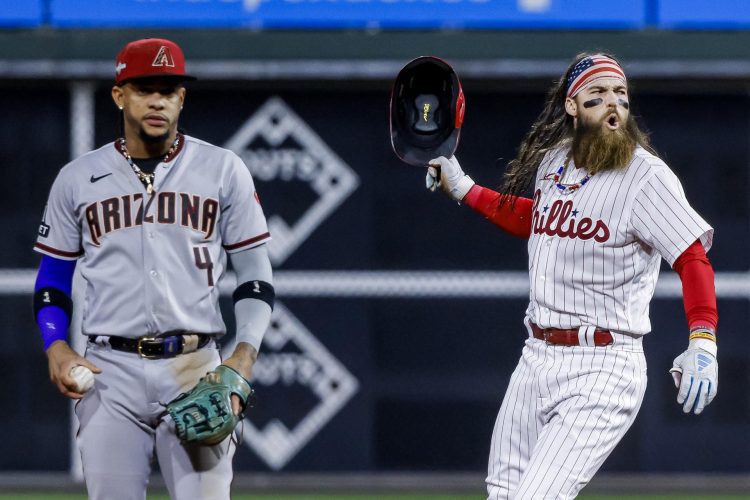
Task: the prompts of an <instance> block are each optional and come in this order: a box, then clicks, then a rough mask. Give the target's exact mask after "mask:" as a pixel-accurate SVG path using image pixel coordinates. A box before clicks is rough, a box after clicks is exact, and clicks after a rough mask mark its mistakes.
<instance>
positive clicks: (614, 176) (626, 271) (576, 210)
mask: <svg viewBox="0 0 750 500" xmlns="http://www.w3.org/2000/svg"><path fill="white" fill-rule="evenodd" d="M568 150H569V149H568V147H561V148H558V149H557V150H554V151H552V152H551V153H550V154H548V155H547V157H545V159H544V161H543V162H542V164H541V165H540V167H539V171H538V173H537V179H536V185H535V188H534V205H533V209H532V211H533V220H532V230H531V236H530V238H529V282H530V288H531V291H530V303H529V307H528V309H527V311H526V314H527V315H528V316H529V318H530V319H531V321H533V322H534V323H536V324H537V325H539V326H541V327H543V328H565V329H567V328H577V327H580V326H585V325H589V326H596V327H599V328H606V329H609V330H612V331H619V332H628V333H632V334H639V335H642V334H646V333H648V332H649V331H650V329H651V323H650V321H649V302H650V301H651V297H652V296H653V293H654V288H655V286H656V280H657V278H658V276H659V265H660V259H661V258H664V259H665V260H666V261H667V262H668V263H669V264H670V265H672V264H673V263H674V261H675V260H676V259H677V257H679V256H680V254H681V253H682V252H684V251H685V249H687V247H688V246H690V245H691V244H692V243H693V242H694V241H695V240H697V239H700V241H701V243H702V244H703V247H704V248H705V249H706V250H708V249H709V248H710V247H711V241H712V238H713V229H712V228H711V226H709V225H708V224H707V223H706V221H704V220H703V218H701V216H700V215H698V214H697V213H696V212H695V210H693V208H692V207H690V205H689V204H688V202H687V200H686V198H685V194H684V192H683V190H682V186H681V185H680V182H679V180H678V179H677V177H676V176H675V175H674V173H673V172H672V171H671V170H670V169H669V167H668V166H667V165H666V164H665V163H664V162H663V161H662V160H661V159H659V158H658V157H656V156H654V155H652V154H650V153H649V152H648V151H646V150H645V149H643V148H641V147H638V148H637V149H636V151H635V154H634V156H633V160H632V161H631V163H630V165H628V167H627V168H626V169H621V170H616V171H608V172H601V173H598V174H596V175H594V176H592V177H591V178H590V179H589V181H588V182H587V183H586V184H584V185H583V186H582V187H581V188H580V189H577V190H574V191H572V192H570V193H564V192H563V191H561V190H560V189H559V188H558V187H556V186H555V182H554V181H553V180H552V177H553V176H554V174H555V173H556V172H557V170H558V169H559V168H560V167H561V166H562V165H563V164H564V162H565V158H566V155H567V153H568ZM586 174H587V173H586V171H585V170H584V169H576V168H575V165H574V163H573V161H572V160H571V162H570V165H569V166H568V168H567V169H566V171H565V173H564V174H563V175H564V177H563V178H562V179H561V180H560V182H562V183H564V184H575V183H576V182H579V181H581V180H582V179H583V178H584V177H585V176H586Z"/></svg>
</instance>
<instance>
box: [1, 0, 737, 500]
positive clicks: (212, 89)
mask: <svg viewBox="0 0 750 500" xmlns="http://www.w3.org/2000/svg"><path fill="white" fill-rule="evenodd" d="M748 29H750V2H747V1H746V0H713V1H711V2H706V1H704V0H629V1H627V2H626V1H622V0H244V1H241V0H0V112H2V114H3V119H2V120H0V168H2V174H3V182H2V183H0V199H1V200H2V202H1V203H2V206H3V211H2V215H0V217H2V219H1V220H2V229H3V234H5V236H4V238H3V245H2V246H1V247H0V254H1V255H2V260H3V268H2V269H0V295H1V296H2V299H1V301H0V315H1V317H2V318H3V319H2V321H3V339H4V342H3V348H2V350H1V353H0V356H2V364H0V366H2V370H3V373H2V375H3V380H4V381H5V383H4V391H3V397H2V400H3V414H4V419H3V420H4V423H5V432H3V439H2V440H0V450H1V451H0V491H4V492H6V493H7V494H8V495H9V496H8V498H14V497H15V498H32V497H27V496H20V493H19V492H26V493H29V494H30V492H34V491H37V492H46V493H47V494H51V493H53V492H66V493H68V494H69V495H70V496H68V497H53V496H45V497H41V496H40V497H33V498H80V495H81V492H82V491H83V488H82V486H81V483H80V471H79V463H78V459H77V453H76V451H75V450H74V443H73V440H72V436H73V433H74V422H73V421H72V419H71V406H70V404H69V402H67V401H66V400H64V399H63V398H62V397H61V396H60V395H59V394H57V393H56V391H55V389H54V388H53V387H52V385H51V384H50V383H49V382H48V379H47V368H46V359H45V357H44V354H43V352H42V349H41V341H40V338H39V336H38V335H37V333H36V327H35V325H34V322H33V319H32V315H31V300H30V298H31V290H32V286H33V280H34V276H35V268H36V266H37V263H38V256H37V255H36V254H35V253H34V252H32V251H31V246H32V244H33V241H34V239H35V234H36V228H37V225H38V221H39V220H40V218H41V215H42V210H43V207H44V203H45V201H46V197H47V193H48V189H49V187H50V185H51V183H52V181H53V179H54V177H55V175H56V173H57V171H58V170H59V168H60V167H61V166H63V165H64V164H65V163H66V162H67V161H68V160H70V159H71V158H74V157H76V156H78V155H80V154H82V153H84V152H85V151H88V150H90V149H92V148H94V147H98V146H100V145H102V144H104V143H106V142H109V141H111V140H113V139H114V138H115V137H116V134H117V123H116V121H117V114H116V112H115V108H114V106H113V105H112V103H111V100H110V97H109V90H110V88H111V84H112V80H113V72H114V57H115V55H116V54H117V52H118V51H119V49H120V48H121V47H122V46H123V45H124V44H125V43H126V42H128V41H130V40H133V39H136V38H141V37H148V36H154V37H166V38H170V39H173V40H175V41H177V42H178V43H179V44H180V45H181V46H182V47H183V49H184V51H185V53H186V55H187V59H188V70H189V71H190V72H191V73H192V74H195V75H196V76H198V77H199V80H198V81H197V82H195V83H191V84H190V85H189V87H188V99H187V103H186V106H185V111H184V113H183V117H182V120H181V121H182V125H183V127H184V128H185V130H186V132H187V133H189V134H191V135H195V136H197V137H200V138H202V139H205V140H208V141H210V142H213V143H216V144H219V145H225V146H226V147H229V148H230V149H233V150H234V151H236V152H237V153H238V154H240V155H241V156H242V157H243V158H244V159H245V161H246V163H247V164H248V167H249V168H250V169H251V170H252V172H253V175H254V176H255V179H256V183H257V185H258V187H259V191H260V194H261V196H262V199H263V202H264V208H265V210H266V214H267V216H268V219H269V223H270V225H271V231H272V233H273V235H274V240H273V242H272V246H271V250H272V257H273V262H274V265H275V268H276V274H275V280H276V284H277V290H278V299H279V305H278V307H277V308H276V311H275V318H274V322H273V324H272V327H271V329H270V331H269V333H268V334H267V337H266V342H265V343H264V347H263V353H262V357H261V359H260V360H259V362H258V365H257V368H256V373H255V379H256V380H255V383H256V386H257V391H258V395H259V404H258V407H257V408H256V409H254V410H253V411H252V412H251V413H250V417H249V419H248V420H247V421H246V423H245V425H244V432H243V446H242V448H241V449H240V450H239V451H238V453H237V455H236V458H235V469H236V471H237V479H236V481H235V486H236V487H235V490H236V491H237V492H238V493H239V492H243V493H246V494H247V495H249V496H248V498H250V497H254V496H253V495H261V494H264V495H266V494H270V493H274V492H286V493H290V494H291V493H295V494H300V495H302V496H305V495H310V494H311V492H319V493H321V494H322V497H333V496H334V495H339V494H344V493H346V492H361V493H369V494H371V495H373V496H372V498H375V497H378V498H388V497H387V496H386V493H394V492H395V493H399V492H400V493H405V494H414V495H416V494H418V493H421V494H423V495H425V496H423V497H419V498H427V497H429V498H481V496H482V494H483V492H484V485H483V478H484V471H485V464H486V460H487V454H488V451H489V440H490V436H491V432H492V428H493V424H494V418H495V415H496V412H497V409H498V407H499V404H500V400H501V398H502V395H503V393H504V389H505V386H506V384H507V381H508V378H509V376H510V373H511V371H512V370H513V368H514V366H515V363H516V361H517V358H518V355H519V352H520V349H521V345H522V341H523V338H524V330H523V328H522V326H521V318H522V313H523V310H524V308H525V306H526V302H527V292H528V287H527V283H526V274H525V268H526V256H525V251H526V250H525V245H524V243H522V242H520V241H514V240H512V239H511V238H509V237H506V236H505V235H503V234H501V233H500V232H499V231H497V230H495V229H493V228H492V227H491V226H490V225H489V224H488V223H486V222H485V221H483V220H481V218H479V217H477V216H476V215H475V214H472V213H470V211H469V210H468V209H466V208H465V207H457V206H456V205H455V204H454V203H452V202H450V201H449V200H447V199H446V198H444V197H442V196H438V195H433V194H430V193H428V192H426V191H425V190H424V188H423V175H424V171H423V170H421V169H415V168H410V167H406V166H405V165H403V164H401V163H400V162H399V161H398V160H397V159H396V157H395V156H394V155H393V153H392V152H391V149H390V144H389V136H388V98H389V91H390V84H391V81H392V79H393V77H394V76H395V74H396V73H397V72H398V70H399V69H400V68H401V67H402V66H403V65H404V64H405V63H406V62H407V61H409V60H410V59H412V58H414V57H416V56H419V55H438V56H440V57H443V58H445V59H447V60H448V61H449V62H450V63H452V64H453V65H454V67H455V68H456V70H457V72H458V73H459V75H460V76H461V78H462V82H463V85H464V91H465V93H466V96H467V117H466V122H465V126H464V133H463V137H462V141H461V144H460V146H459V149H458V152H457V154H458V156H459V157H460V158H461V162H462V164H463V165H464V167H465V168H466V169H467V170H468V171H469V172H470V173H471V174H472V176H473V177H474V178H475V179H476V180H477V181H479V182H480V183H483V184H485V185H489V186H495V185H497V184H498V183H499V179H500V175H501V173H502V161H501V162H498V161H497V160H498V158H501V159H503V161H507V160H508V159H509V158H511V157H512V156H513V155H514V153H515V148H516V146H517V145H518V143H519V141H520V139H521V137H522V135H523V134H524V133H525V131H526V130H527V129H528V127H529V125H530V124H531V123H532V121H533V120H534V118H535V117H536V115H537V113H538V112H539V111H540V110H541V107H542V104H543V102H544V93H545V91H546V89H547V88H548V87H549V85H550V84H551V83H552V81H553V80H554V79H555V78H557V77H558V76H559V75H560V73H561V72H562V71H563V70H564V69H565V68H566V66H567V64H568V62H569V61H570V59H571V58H572V57H573V56H574V55H575V54H576V53H578V52H581V51H583V50H595V49H603V50H607V51H610V52H612V53H614V54H616V55H617V56H619V57H620V58H621V59H622V60H623V61H624V63H625V67H626V70H627V72H628V74H629V76H630V81H631V86H632V92H633V97H632V103H633V105H634V111H635V113H636V114H637V115H639V116H640V117H642V119H643V121H644V122H645V124H646V126H647V128H648V129H649V130H651V131H652V139H653V142H654V144H655V146H656V148H657V150H658V151H659V152H660V153H661V154H662V156H663V157H664V158H665V159H666V160H667V162H668V163H669V164H670V165H671V167H672V168H673V169H674V170H675V171H676V172H677V174H678V176H679V177H680V178H681V180H682V182H683V185H684V188H685V190H686V192H687V195H688V197H689V199H690V200H691V201H692V203H693V205H694V206H695V207H696V208H697V209H698V211H699V212H701V213H702V214H703V215H704V216H705V218H706V219H707V220H708V221H709V222H710V223H711V224H712V225H713V226H714V227H715V228H716V239H715V244H714V248H713V249H712V251H711V252H710V254H709V257H710V258H711V260H712V262H713V264H714V267H715V270H716V276H717V292H718V297H719V310H720V316H721V322H720V323H721V324H720V332H719V337H720V350H719V352H720V356H719V360H720V380H721V387H720V390H719V394H718V397H717V399H716V401H715V402H714V403H713V404H712V405H711V406H710V407H709V408H708V409H707V410H706V412H705V413H704V414H703V415H701V416H700V417H695V416H686V415H683V414H682V412H681V409H680V407H679V406H678V405H677V404H676V403H675V401H674V399H675V391H674V389H673V387H672V383H671V378H670V377H669V375H668V374H667V370H668V368H669V367H670V366H671V360H672V358H673V357H674V356H675V355H677V354H678V353H679V352H681V351H682V350H683V349H684V347H685V343H686V325H685V319H684V314H683V311H682V302H681V292H680V284H679V280H678V279H677V277H676V275H675V274H674V273H673V272H672V271H670V270H669V269H668V268H666V266H665V269H664V270H663V273H662V278H661V279H660V283H659V287H658V290H657V296H656V298H655V300H654V301H653V302H652V308H651V317H652V323H653V333H652V334H651V335H649V336H648V338H647V340H646V341H645V344H646V350H647V357H648V361H649V372H650V377H649V378H650V380H649V389H648V392H647V394H646V400H645V402H644V406H643V408H642V410H641V413H640V416H639V417H638V420H637V421H636V424H635V425H634V427H633V428H632V429H631V430H630V432H629V433H628V435H627V436H626V437H625V439H624V441H623V442H622V443H621V444H620V446H619V447H618V448H617V450H616V451H615V453H614V454H613V455H612V456H611V457H610V459H609V460H608V461H607V462H606V463H605V465H604V467H603V470H602V471H601V472H600V474H599V475H598V476H597V477H596V478H595V480H594V481H593V482H592V484H591V485H590V486H589V487H587V488H586V489H585V490H584V494H585V495H586V498H600V497H601V498H604V497H602V496H601V495H605V496H606V495H608V498H626V496H625V495H635V496H637V497H638V498H646V497H645V496H644V495H646V494H648V493H671V494H674V495H675V496H673V497H669V498H730V496H729V495H735V496H733V498H750V451H748V450H749V449H750V368H749V366H750V364H749V363H748V361H750V342H748V341H747V329H748V326H747V325H748V324H750V321H749V318H748V299H750V275H749V274H748V273H749V269H750V252H748V248H750V246H749V244H750V241H748V240H749V238H748V237H749V235H750V220H749V219H750V217H749V216H748V200H749V198H750V195H749V192H750V181H749V179H748V172H749V171H750V93H749V92H748V90H749V89H750V31H748ZM123 279H127V277H123ZM231 281H232V280H231V277H229V279H228V280H226V283H224V284H223V286H224V288H225V290H226V291H229V290H231V288H232V284H231ZM224 306H225V311H226V313H230V311H231V308H230V307H229V301H228V299H227V300H226V303H225V304H224ZM225 316H226V319H227V323H228V326H229V328H230V331H231V329H232V326H233V325H232V321H231V320H232V316H231V314H226V315H225ZM76 323H77V322H76ZM75 328H77V327H76V324H74V329H75ZM75 338H76V339H77V344H78V345H79V347H80V343H81V342H80V339H78V337H75ZM113 452H116V451H114V450H113ZM159 484H160V480H159V479H158V477H155V478H154V485H155V486H154V491H155V492H158V491H160V489H159ZM438 492H440V493H442V494H444V496H438ZM711 494H714V495H719V494H723V495H727V496H722V497H720V496H705V497H704V496H701V495H711ZM238 498H239V494H238ZM242 498H244V497H242ZM255 498H261V497H260V496H258V497H255ZM307 498H313V497H312V496H307ZM314 498H318V497H314ZM336 498H341V497H338V496H337V497H336ZM363 498H364V497H363ZM394 498H395V497H394ZM409 498H417V497H416V496H414V497H409ZM663 498H667V497H663Z"/></svg>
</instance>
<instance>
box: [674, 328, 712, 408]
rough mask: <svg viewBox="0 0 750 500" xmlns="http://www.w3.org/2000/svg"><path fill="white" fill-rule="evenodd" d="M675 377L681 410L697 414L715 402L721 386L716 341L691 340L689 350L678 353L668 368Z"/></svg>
mask: <svg viewBox="0 0 750 500" xmlns="http://www.w3.org/2000/svg"><path fill="white" fill-rule="evenodd" d="M669 372H670V373H671V374H672V378H673V379H674V383H675V387H677V388H678V389H679V391H678V392H677V402H678V403H679V404H681V405H683V406H682V411H684V412H685V413H690V412H691V411H692V412H694V413H695V414H696V415H698V414H699V413H700V412H702V411H703V408H705V407H706V406H708V404H709V403H710V402H711V401H713V399H714V396H716V391H717V389H718V388H719V363H718V361H716V343H715V342H713V341H711V340H706V339H695V340H691V341H690V345H689V346H688V348H687V350H686V351H685V352H683V353H682V354H680V355H679V356H677V357H676V358H675V359H674V362H673V363H672V369H670V370H669Z"/></svg>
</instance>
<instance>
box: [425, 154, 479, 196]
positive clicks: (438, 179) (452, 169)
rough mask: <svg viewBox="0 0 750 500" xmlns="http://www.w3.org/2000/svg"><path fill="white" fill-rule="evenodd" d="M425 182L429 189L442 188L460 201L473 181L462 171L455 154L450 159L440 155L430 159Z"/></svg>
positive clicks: (472, 184)
mask: <svg viewBox="0 0 750 500" xmlns="http://www.w3.org/2000/svg"><path fill="white" fill-rule="evenodd" d="M425 184H426V186H427V189H429V190H430V191H435V189H437V188H438V187H440V188H442V190H443V191H445V192H446V193H448V195H449V196H450V197H451V198H453V199H454V200H456V201H457V202H459V203H461V200H463V199H464V196H466V193H468V192H469V190H470V189H471V188H472V187H473V186H474V184H475V182H474V181H473V180H472V179H471V177H469V176H468V175H466V174H465V173H464V171H463V170H462V169H461V165H460V164H459V163H458V159H456V157H455V156H451V157H450V159H448V158H446V157H445V156H440V157H438V158H435V159H433V160H430V163H429V167H428V168H427V177H426V178H425Z"/></svg>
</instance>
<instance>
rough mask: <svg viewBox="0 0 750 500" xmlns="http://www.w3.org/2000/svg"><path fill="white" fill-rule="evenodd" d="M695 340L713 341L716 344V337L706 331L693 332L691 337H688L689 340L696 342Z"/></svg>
mask: <svg viewBox="0 0 750 500" xmlns="http://www.w3.org/2000/svg"><path fill="white" fill-rule="evenodd" d="M695 339H708V340H713V341H714V342H716V335H714V334H713V333H711V332H708V331H706V330H698V331H695V332H692V333H691V334H690V337H688V340H695Z"/></svg>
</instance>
